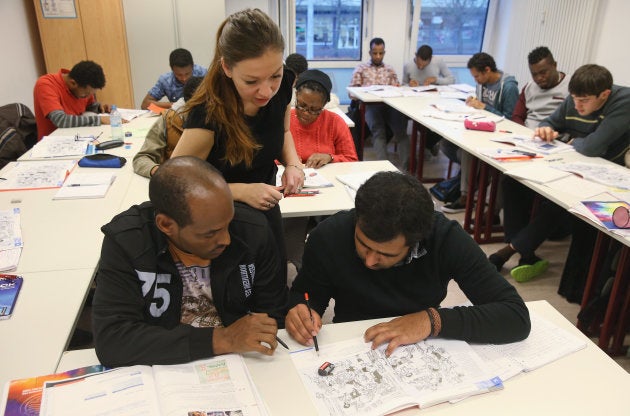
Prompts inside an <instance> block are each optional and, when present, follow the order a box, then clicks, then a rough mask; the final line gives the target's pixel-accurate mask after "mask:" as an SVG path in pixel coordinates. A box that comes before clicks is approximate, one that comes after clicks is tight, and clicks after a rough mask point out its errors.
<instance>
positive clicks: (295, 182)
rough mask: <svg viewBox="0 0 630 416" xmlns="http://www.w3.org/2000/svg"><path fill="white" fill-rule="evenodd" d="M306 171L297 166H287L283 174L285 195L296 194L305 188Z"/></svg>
mask: <svg viewBox="0 0 630 416" xmlns="http://www.w3.org/2000/svg"><path fill="white" fill-rule="evenodd" d="M304 178H305V177H304V170H302V168H301V167H300V166H297V165H287V166H285V168H284V172H283V173H282V187H283V188H284V194H285V195H288V194H295V193H297V192H300V191H301V190H302V187H303V186H304Z"/></svg>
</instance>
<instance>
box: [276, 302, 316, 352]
mask: <svg viewBox="0 0 630 416" xmlns="http://www.w3.org/2000/svg"><path fill="white" fill-rule="evenodd" d="M285 327H286V330H287V332H288V333H289V335H291V337H292V338H293V339H295V340H296V341H297V342H299V343H300V344H302V345H308V346H310V345H314V344H315V340H316V339H317V338H316V335H317V333H318V332H319V329H320V328H321V327H322V320H321V317H320V316H319V314H318V313H317V311H314V310H312V309H311V308H309V307H308V306H307V305H306V304H305V303H300V304H298V305H296V306H294V307H293V308H291V310H289V313H288V314H287V317H286V320H285ZM318 347H319V345H318Z"/></svg>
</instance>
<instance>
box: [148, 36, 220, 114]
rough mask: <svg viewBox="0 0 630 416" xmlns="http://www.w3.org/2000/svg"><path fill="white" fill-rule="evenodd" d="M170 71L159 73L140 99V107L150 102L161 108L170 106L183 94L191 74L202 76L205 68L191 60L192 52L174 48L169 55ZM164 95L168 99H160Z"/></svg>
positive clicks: (204, 73)
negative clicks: (155, 80) (151, 86)
mask: <svg viewBox="0 0 630 416" xmlns="http://www.w3.org/2000/svg"><path fill="white" fill-rule="evenodd" d="M169 65H170V66H171V72H167V73H165V74H162V75H160V77H159V78H158V80H157V82H156V83H155V85H154V86H153V88H151V89H150V90H149V92H148V93H147V95H146V97H144V99H143V100H142V105H141V108H142V109H143V110H146V109H147V108H148V107H149V105H151V103H153V104H155V105H157V106H158V107H162V108H171V106H172V105H173V103H174V102H176V101H177V100H179V99H180V98H182V97H183V95H184V84H186V81H188V79H189V78H190V77H192V76H195V77H203V76H205V75H206V72H207V71H208V70H207V69H206V68H204V67H202V66H200V65H196V64H195V63H194V62H193V57H192V54H191V53H190V52H189V51H188V50H186V49H182V48H178V49H175V50H174V51H173V52H171V54H170V56H169ZM163 97H166V98H167V99H168V101H160V100H161V99H162V98H163Z"/></svg>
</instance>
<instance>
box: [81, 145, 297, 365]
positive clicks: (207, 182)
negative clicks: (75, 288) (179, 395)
mask: <svg viewBox="0 0 630 416" xmlns="http://www.w3.org/2000/svg"><path fill="white" fill-rule="evenodd" d="M149 198H150V200H151V202H145V203H143V204H141V205H135V206H132V207H131V208H129V209H128V210H127V211H125V212H123V213H121V214H119V215H117V216H116V217H114V219H113V220H112V221H111V222H110V223H109V224H107V225H105V226H103V228H102V231H103V233H104V234H105V238H104V240H103V247H102V251H101V260H100V263H99V268H98V273H97V278H96V283H97V286H96V292H95V295H94V301H93V305H92V307H93V318H92V319H93V327H94V337H95V343H96V353H97V355H98V358H99V360H100V361H101V363H103V364H105V365H107V366H126V365H134V364H147V365H153V364H176V363H183V362H189V361H193V360H197V359H201V358H206V357H211V356H214V355H219V354H226V353H233V352H236V353H240V352H248V351H257V352H260V353H262V354H266V355H272V354H273V353H274V351H275V348H276V346H277V341H276V338H275V335H276V333H277V329H278V326H280V327H282V326H283V325H284V315H285V312H286V303H287V287H286V276H283V275H282V273H281V272H280V270H281V268H280V262H279V256H278V253H277V244H275V242H274V241H273V235H272V233H271V230H270V228H269V226H268V224H267V220H266V218H265V216H264V215H263V214H262V213H261V212H260V211H257V210H255V209H252V208H250V207H248V206H246V205H242V204H234V202H233V199H232V194H231V192H230V189H229V187H228V185H227V184H226V182H225V180H224V179H223V177H222V176H221V174H220V173H219V172H218V171H217V170H216V169H214V168H213V167H212V166H211V165H210V164H208V163H207V162H205V161H202V160H200V159H197V158H194V157H189V156H183V157H176V158H173V159H169V160H168V161H167V162H165V163H164V164H163V165H161V166H160V168H159V169H158V170H157V171H156V172H155V174H154V175H153V176H152V177H151V181H150V183H149Z"/></svg>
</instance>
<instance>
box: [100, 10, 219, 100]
mask: <svg viewBox="0 0 630 416" xmlns="http://www.w3.org/2000/svg"><path fill="white" fill-rule="evenodd" d="M123 7H124V12H125V25H126V27H127V45H128V49H129V62H130V65H131V82H132V85H133V92H134V93H133V95H134V100H135V104H136V107H140V104H141V103H142V99H143V98H144V97H145V96H146V94H147V92H148V91H149V89H151V87H153V85H155V81H157V79H158V77H159V76H160V74H163V73H165V72H168V71H170V70H171V68H170V67H169V65H168V56H169V54H170V53H171V51H172V50H173V49H175V48H185V49H188V50H189V51H190V52H191V53H192V56H193V60H194V61H195V63H196V64H199V65H202V66H204V67H206V68H207V67H208V65H209V64H210V60H211V59H212V55H213V53H214V44H215V36H216V31H217V28H218V27H219V25H220V24H221V22H222V21H223V19H225V3H224V1H223V0H186V1H184V0H123ZM105 75H106V76H107V74H105Z"/></svg>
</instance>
